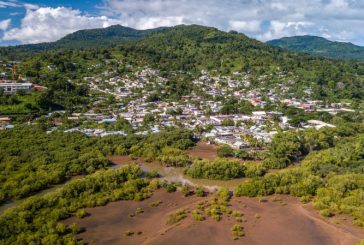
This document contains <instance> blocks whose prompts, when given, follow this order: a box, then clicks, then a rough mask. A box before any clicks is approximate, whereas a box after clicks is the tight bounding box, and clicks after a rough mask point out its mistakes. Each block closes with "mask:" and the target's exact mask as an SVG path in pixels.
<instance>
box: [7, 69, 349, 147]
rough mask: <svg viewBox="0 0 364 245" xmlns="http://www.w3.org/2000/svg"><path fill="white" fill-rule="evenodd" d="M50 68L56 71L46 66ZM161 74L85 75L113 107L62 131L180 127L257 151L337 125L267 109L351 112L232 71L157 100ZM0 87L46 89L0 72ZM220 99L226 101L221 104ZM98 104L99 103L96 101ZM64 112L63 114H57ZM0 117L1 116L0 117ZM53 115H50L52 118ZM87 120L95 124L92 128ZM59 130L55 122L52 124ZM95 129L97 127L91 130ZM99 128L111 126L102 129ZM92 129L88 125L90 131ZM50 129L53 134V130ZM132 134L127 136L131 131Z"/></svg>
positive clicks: (81, 115) (99, 132)
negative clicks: (236, 109)
mask: <svg viewBox="0 0 364 245" xmlns="http://www.w3.org/2000/svg"><path fill="white" fill-rule="evenodd" d="M3 66H4V67H6V68H7V69H8V70H9V71H11V72H13V73H15V72H16V70H15V68H14V67H15V65H14V64H13V63H8V64H3ZM48 69H50V70H52V69H54V68H53V66H48ZM159 73H160V72H159V71H158V70H155V69H151V68H149V67H144V68H143V69H140V70H139V71H137V72H135V73H134V74H133V76H128V75H124V76H121V75H120V74H116V73H115V72H112V71H109V70H105V71H104V72H102V73H101V74H100V75H97V76H90V77H84V78H83V82H84V83H86V84H87V85H88V86H89V88H90V90H91V91H95V92H96V93H99V94H101V95H104V97H106V96H113V97H114V98H115V103H116V104H117V107H115V106H113V107H112V108H110V109H108V110H106V111H102V112H97V113H96V112H95V111H94V110H89V111H87V112H86V113H72V114H71V115H69V116H68V118H67V119H68V120H71V121H72V120H73V121H79V120H81V121H83V122H84V123H85V124H86V125H85V126H82V127H76V128H70V129H66V130H65V131H66V132H75V131H79V132H83V133H85V134H87V135H89V136H107V135H112V134H120V135H127V134H128V132H126V131H125V130H115V129H113V127H112V125H114V124H115V123H117V121H118V120H119V119H123V120H126V121H127V122H128V123H129V124H130V126H131V128H132V129H133V133H135V134H144V135H145V134H149V133H157V132H159V131H160V130H162V129H163V128H168V127H183V128H187V129H190V130H193V131H194V132H195V133H196V136H197V137H200V138H203V139H205V140H207V141H209V142H214V143H219V144H227V145H229V146H231V147H233V148H235V149H244V148H250V147H252V146H254V147H257V146H258V147H261V146H263V145H265V144H266V143H269V142H270V140H271V139H272V137H273V136H274V134H276V133H277V132H278V131H281V130H283V131H285V130H288V129H294V128H297V129H300V128H301V129H302V128H317V129H319V128H321V127H325V126H327V127H335V126H334V125H331V124H328V123H325V122H323V121H320V120H308V121H307V122H304V123H301V124H300V125H299V126H298V127H297V126H293V125H291V124H290V118H289V117H287V116H286V115H284V114H283V113H282V112H279V111H276V110H267V109H266V108H267V106H268V105H269V106H270V107H272V105H273V106H275V105H278V104H281V105H282V104H283V105H287V106H290V107H295V108H298V109H302V110H304V111H305V112H314V111H318V112H328V113H330V114H332V115H335V114H337V113H339V112H354V110H352V109H349V108H350V103H335V104H334V103H333V104H330V105H325V106H324V104H323V101H319V100H312V99H310V94H311V91H310V89H308V88H306V89H305V96H304V97H302V98H300V99H297V98H294V97H293V94H292V93H291V91H290V85H292V84H293V83H294V81H292V80H290V79H286V80H284V78H285V75H284V74H280V77H281V78H282V81H284V82H282V83H278V84H276V85H275V86H271V87H267V88H264V89H262V88H261V87H260V88H254V87H253V86H252V85H251V78H250V76H249V74H248V73H239V72H235V73H234V74H233V77H230V76H221V75H215V76H213V75H211V74H210V73H209V72H207V71H201V76H200V77H198V78H197V79H195V80H193V81H192V82H191V84H192V86H193V87H194V89H193V92H192V93H191V94H188V95H184V96H181V97H180V98H179V99H178V100H172V99H160V98H159V97H158V96H160V97H161V96H163V95H164V94H165V93H166V91H165V90H164V87H165V85H166V83H167V82H168V80H167V79H166V78H164V77H162V76H160V75H159ZM1 75H2V77H3V80H1V81H0V89H2V90H3V91H4V92H5V93H7V94H15V93H19V91H22V92H25V93H29V92H31V91H33V90H38V91H39V90H41V91H44V90H46V89H47V88H46V87H43V86H40V85H36V84H32V83H29V82H27V79H26V78H21V80H22V81H23V82H22V83H20V82H18V81H15V80H11V79H5V78H6V77H7V76H6V74H5V73H2V74H1ZM265 79H268V78H267V76H266V75H262V76H261V77H259V78H258V80H259V81H260V82H264V80H265ZM219 98H224V100H221V99H219ZM227 99H234V100H237V101H245V103H248V104H250V105H251V106H252V108H253V109H254V110H252V111H250V112H249V113H223V111H222V109H223V107H224V102H223V101H226V100H227ZM95 103H97V101H96V102H95ZM57 113H60V114H64V113H65V112H64V111H61V112H57ZM0 114H1V113H0ZM52 114H53V113H49V114H48V115H47V116H48V117H50V116H51V115H52ZM87 122H93V123H94V124H92V125H93V126H90V125H89V123H87ZM55 124H56V125H55V126H57V123H55ZM95 125H97V126H95ZM103 125H111V126H109V127H104V126H103ZM88 126H90V127H88ZM0 127H1V128H2V129H11V128H12V127H13V125H12V124H11V118H9V117H7V116H4V115H3V116H2V117H1V118H0ZM56 128H57V127H54V128H53V129H52V130H55V129H56ZM129 133H130V132H129Z"/></svg>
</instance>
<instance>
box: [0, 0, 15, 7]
mask: <svg viewBox="0 0 364 245" xmlns="http://www.w3.org/2000/svg"><path fill="white" fill-rule="evenodd" d="M7 7H19V4H17V3H16V2H15V1H0V8H7Z"/></svg>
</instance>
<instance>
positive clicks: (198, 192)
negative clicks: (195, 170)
mask: <svg viewBox="0 0 364 245" xmlns="http://www.w3.org/2000/svg"><path fill="white" fill-rule="evenodd" d="M195 193H196V196H198V197H203V196H205V191H204V189H203V187H202V186H197V187H196V190H195Z"/></svg>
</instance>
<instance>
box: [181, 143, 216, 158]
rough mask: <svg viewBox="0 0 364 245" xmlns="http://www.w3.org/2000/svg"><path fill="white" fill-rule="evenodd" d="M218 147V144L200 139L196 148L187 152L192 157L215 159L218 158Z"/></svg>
mask: <svg viewBox="0 0 364 245" xmlns="http://www.w3.org/2000/svg"><path fill="white" fill-rule="evenodd" d="M218 148H219V147H218V146H217V145H214V144H208V143H207V142H204V141H199V142H198V143H197V145H196V146H195V147H194V148H192V149H190V150H188V151H187V154H188V155H189V156H191V157H197V158H201V159H206V160H214V159H216V158H217V150H218Z"/></svg>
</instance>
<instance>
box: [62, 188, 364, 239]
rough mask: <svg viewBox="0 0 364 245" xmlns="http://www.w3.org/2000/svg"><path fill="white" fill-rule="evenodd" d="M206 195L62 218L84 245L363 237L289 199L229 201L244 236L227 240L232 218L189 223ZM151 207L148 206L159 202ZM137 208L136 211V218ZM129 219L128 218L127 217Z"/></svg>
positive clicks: (166, 197) (164, 196)
mask: <svg viewBox="0 0 364 245" xmlns="http://www.w3.org/2000/svg"><path fill="white" fill-rule="evenodd" d="M210 198H211V195H210V196H208V197H196V196H189V197H184V196H183V195H182V194H181V193H180V192H175V193H167V192H165V191H164V190H158V191H156V192H155V193H153V195H152V196H151V198H148V199H146V200H144V201H141V202H137V201H118V202H114V203H109V204H108V205H106V206H103V207H96V208H88V209H86V210H87V212H88V213H89V214H90V216H88V217H86V218H83V219H79V218H76V217H72V218H69V219H67V220H65V223H66V224H72V223H77V224H78V225H79V226H80V227H83V228H85V231H84V232H83V233H80V234H79V235H78V238H80V239H83V240H84V241H85V242H86V243H88V244H126V245H128V244H174V245H175V244H177V245H178V244H181V245H182V244H183V245H185V244H196V245H197V244H199V245H200V244H208V245H214V244H224V245H225V244H270V245H275V244H277V245H281V244H295V245H296V244H297V245H300V244H302V245H306V244H310V245H315V244H317V245H325V244H327V245H329V244H330V245H332V244H342V245H355V244H357V243H358V242H359V241H360V239H361V238H363V237H364V230H363V229H360V228H355V227H352V226H351V225H350V224H347V223H345V222H344V223H342V224H340V225H336V224H333V223H332V222H329V221H328V220H326V219H324V218H322V217H320V216H319V215H318V213H317V211H316V210H313V209H312V208H311V207H310V206H309V205H303V204H301V203H300V202H299V201H298V200H297V199H296V198H293V197H289V196H275V197H274V198H273V197H267V198H265V199H264V200H258V199H257V198H246V197H241V198H240V197H239V198H235V197H234V198H232V200H231V201H230V205H231V208H233V209H234V210H239V211H240V212H241V213H242V214H243V217H244V222H243V223H241V225H242V226H243V227H244V231H245V236H244V237H241V238H240V239H238V240H233V236H232V232H231V227H232V226H233V225H234V224H236V223H237V222H236V220H235V219H234V218H233V217H228V216H227V215H224V216H223V218H222V220H221V221H215V220H213V219H211V218H209V217H207V218H206V220H204V221H195V220H194V219H193V218H192V215H191V214H190V213H189V212H191V211H192V210H194V209H195V208H196V205H197V203H199V202H201V201H204V200H209V199H210ZM159 201H160V204H159V205H158V206H156V207H152V206H151V204H152V203H156V202H159ZM138 208H140V210H142V213H139V214H136V210H137V209H138ZM181 209H185V210H186V214H187V217H186V218H185V219H183V220H181V221H180V222H177V223H175V224H167V222H166V221H167V218H168V215H169V214H173V213H175V212H177V211H178V210H181ZM131 216H133V217H131Z"/></svg>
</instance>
